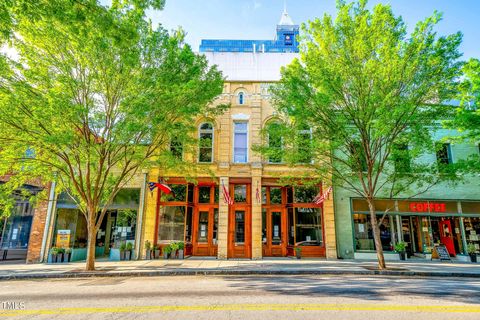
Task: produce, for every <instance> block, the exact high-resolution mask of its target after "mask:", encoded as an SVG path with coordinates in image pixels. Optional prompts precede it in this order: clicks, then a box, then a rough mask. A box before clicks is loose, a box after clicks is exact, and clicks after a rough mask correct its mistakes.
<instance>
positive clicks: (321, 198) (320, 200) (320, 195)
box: [313, 187, 333, 204]
mask: <svg viewBox="0 0 480 320" xmlns="http://www.w3.org/2000/svg"><path fill="white" fill-rule="evenodd" d="M332 190H333V188H332V187H328V188H327V189H326V190H325V191H324V192H323V193H320V192H319V193H318V194H317V196H316V197H315V198H313V203H315V204H322V203H323V201H325V200H326V199H328V195H329V194H330V192H332Z"/></svg>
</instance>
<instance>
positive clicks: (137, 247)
mask: <svg viewBox="0 0 480 320" xmlns="http://www.w3.org/2000/svg"><path fill="white" fill-rule="evenodd" d="M147 179H148V171H147V172H143V183H142V187H141V188H140V205H139V207H138V211H139V212H138V213H139V214H138V218H137V230H136V231H135V235H136V238H137V239H138V241H135V260H140V258H141V257H142V255H141V253H140V250H141V249H142V246H141V244H142V239H143V237H142V229H143V218H144V215H145V194H146V192H145V188H146V186H147Z"/></svg>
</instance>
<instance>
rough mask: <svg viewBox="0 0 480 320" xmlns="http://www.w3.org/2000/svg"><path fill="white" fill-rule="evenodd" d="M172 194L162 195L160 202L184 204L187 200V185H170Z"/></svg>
mask: <svg viewBox="0 0 480 320" xmlns="http://www.w3.org/2000/svg"><path fill="white" fill-rule="evenodd" d="M170 188H172V192H171V193H169V194H165V193H162V198H161V200H162V201H164V202H168V201H170V202H185V201H186V200H187V185H186V184H172V185H170Z"/></svg>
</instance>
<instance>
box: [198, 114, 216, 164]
mask: <svg viewBox="0 0 480 320" xmlns="http://www.w3.org/2000/svg"><path fill="white" fill-rule="evenodd" d="M198 132H199V150H198V162H212V161H213V125H212V124H211V123H209V122H206V123H202V124H201V125H200V127H199V130H198Z"/></svg>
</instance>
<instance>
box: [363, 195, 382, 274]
mask: <svg viewBox="0 0 480 320" xmlns="http://www.w3.org/2000/svg"><path fill="white" fill-rule="evenodd" d="M367 203H368V208H369V210H370V223H371V225H372V229H373V230H372V231H373V240H374V242H375V250H376V252H377V259H378V268H379V269H380V270H384V269H386V268H387V266H386V265H385V257H384V256H383V247H382V240H381V238H380V228H379V226H378V222H377V215H376V213H375V211H376V209H375V203H374V201H373V199H368V198H367Z"/></svg>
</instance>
